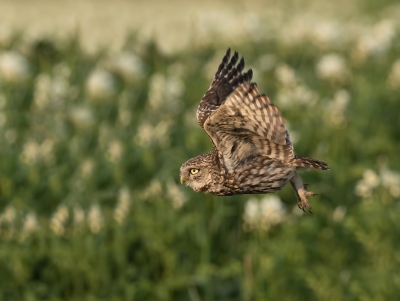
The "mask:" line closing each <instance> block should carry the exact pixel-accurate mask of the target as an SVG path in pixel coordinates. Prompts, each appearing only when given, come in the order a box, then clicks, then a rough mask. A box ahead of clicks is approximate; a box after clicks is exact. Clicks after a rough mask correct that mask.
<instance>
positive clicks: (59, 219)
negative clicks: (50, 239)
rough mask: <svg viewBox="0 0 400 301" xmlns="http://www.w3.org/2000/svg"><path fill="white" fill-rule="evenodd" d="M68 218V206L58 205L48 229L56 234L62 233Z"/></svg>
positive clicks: (60, 234)
mask: <svg viewBox="0 0 400 301" xmlns="http://www.w3.org/2000/svg"><path fill="white" fill-rule="evenodd" d="M68 219H69V213H68V208H67V207H66V206H65V205H60V206H59V207H58V209H57V211H56V212H55V213H54V214H53V216H52V218H51V220H50V229H51V230H53V231H54V233H55V234H56V235H58V236H62V235H64V234H65V231H66V228H65V226H66V223H67V221H68Z"/></svg>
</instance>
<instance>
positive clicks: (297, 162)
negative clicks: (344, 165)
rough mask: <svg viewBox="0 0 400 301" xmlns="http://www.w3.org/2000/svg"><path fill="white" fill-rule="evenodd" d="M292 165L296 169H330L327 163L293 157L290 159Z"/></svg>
mask: <svg viewBox="0 0 400 301" xmlns="http://www.w3.org/2000/svg"><path fill="white" fill-rule="evenodd" d="M292 164H293V165H294V166H296V167H302V168H315V169H320V170H329V169H330V168H329V166H328V164H327V163H325V162H322V161H319V160H316V159H312V158H308V157H295V158H293V159H292Z"/></svg>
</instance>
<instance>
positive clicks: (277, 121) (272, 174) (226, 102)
mask: <svg viewBox="0 0 400 301" xmlns="http://www.w3.org/2000/svg"><path fill="white" fill-rule="evenodd" d="M230 54H231V53H230V49H228V51H227V53H226V55H225V56H224V57H223V59H222V62H221V64H220V66H219V68H218V70H217V72H216V74H215V76H214V79H213V81H212V82H211V85H210V88H209V89H208V91H207V92H206V94H205V95H204V96H203V99H202V100H201V102H200V105H199V108H198V110H197V121H198V123H199V125H200V126H201V127H202V128H203V129H204V130H205V131H206V133H207V134H208V136H209V137H210V139H211V142H212V144H213V146H214V148H213V150H212V151H211V152H209V153H206V154H203V155H200V156H197V157H195V158H192V159H190V160H188V161H187V162H186V163H184V164H183V165H182V167H181V169H180V176H181V182H185V183H186V184H187V185H188V186H190V187H192V188H193V190H195V191H197V192H203V193H210V194H214V195H234V194H255V193H271V192H275V191H277V190H280V189H282V188H283V187H284V186H285V185H286V184H287V183H288V182H290V183H291V185H292V187H293V189H294V192H295V194H296V196H297V198H298V206H299V207H300V208H301V209H303V210H304V209H305V208H307V209H308V210H309V211H310V212H311V206H310V204H309V203H308V200H307V197H308V196H313V195H315V194H314V193H312V192H309V191H307V190H306V187H305V185H304V184H303V183H302V181H301V179H300V177H299V176H298V174H297V173H296V170H297V168H301V167H303V168H316V169H320V170H326V169H329V167H328V165H327V164H326V163H324V162H322V161H318V160H315V159H311V158H307V157H298V156H296V155H295V154H294V151H293V145H292V143H291V141H290V136H289V132H288V131H287V130H286V128H285V120H284V119H283V117H282V116H281V114H280V111H279V109H278V107H277V106H275V105H274V104H272V103H271V101H270V99H269V98H268V96H266V95H264V94H260V92H259V90H258V87H257V85H256V84H255V83H251V78H252V74H253V73H252V71H251V69H250V70H249V71H247V72H244V73H242V71H243V68H244V59H243V58H242V59H241V60H240V61H239V63H237V62H238V60H239V55H238V53H237V52H235V53H234V55H233V56H232V57H230V56H231V55H230Z"/></svg>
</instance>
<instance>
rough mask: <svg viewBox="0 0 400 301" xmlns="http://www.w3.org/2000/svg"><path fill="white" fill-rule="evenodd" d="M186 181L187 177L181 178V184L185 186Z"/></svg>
mask: <svg viewBox="0 0 400 301" xmlns="http://www.w3.org/2000/svg"><path fill="white" fill-rule="evenodd" d="M185 181H186V179H185V177H183V176H181V184H183V182H185Z"/></svg>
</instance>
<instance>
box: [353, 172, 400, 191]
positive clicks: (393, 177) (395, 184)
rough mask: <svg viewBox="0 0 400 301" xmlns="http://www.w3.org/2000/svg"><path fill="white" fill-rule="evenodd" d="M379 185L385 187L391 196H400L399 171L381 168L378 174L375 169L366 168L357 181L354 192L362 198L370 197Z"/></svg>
mask: <svg viewBox="0 0 400 301" xmlns="http://www.w3.org/2000/svg"><path fill="white" fill-rule="evenodd" d="M379 186H382V187H384V188H386V189H387V190H388V191H389V193H390V195H391V196H392V197H393V198H398V197H400V173H398V172H395V171H392V170H390V169H388V168H382V169H381V170H380V173H379V175H378V174H377V173H376V172H375V171H373V170H371V169H367V170H366V171H365V172H364V174H363V177H362V179H361V180H360V181H358V183H357V185H356V187H355V193H356V195H358V196H360V197H362V198H370V197H372V196H373V193H374V191H375V189H376V188H378V187H379Z"/></svg>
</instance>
